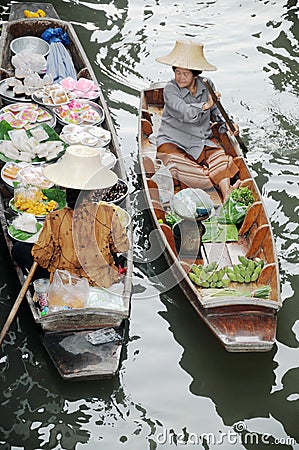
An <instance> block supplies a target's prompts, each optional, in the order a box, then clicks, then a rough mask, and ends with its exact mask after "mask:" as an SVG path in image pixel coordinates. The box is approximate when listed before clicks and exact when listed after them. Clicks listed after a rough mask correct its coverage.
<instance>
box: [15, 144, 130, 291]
mask: <svg viewBox="0 0 299 450" xmlns="http://www.w3.org/2000/svg"><path fill="white" fill-rule="evenodd" d="M44 174H45V176H46V177H47V178H48V179H49V180H50V181H52V182H54V183H55V184H56V185H59V186H62V187H65V188H66V201H67V206H66V207H65V208H63V209H61V210H56V211H52V212H51V213H49V214H48V215H47V216H46V219H45V222H44V226H43V229H42V231H41V234H40V236H39V239H38V241H37V242H36V243H35V244H34V245H33V247H32V251H31V253H32V256H33V259H34V261H36V262H37V263H38V264H39V266H41V267H42V268H43V269H47V271H48V272H49V274H50V280H52V278H53V275H54V272H55V270H56V269H62V270H68V271H69V272H70V273H72V274H74V275H77V276H79V277H85V278H87V279H88V282H89V284H90V285H92V286H101V287H109V286H110V285H111V284H113V283H115V282H118V281H119V280H120V278H121V274H120V273H119V272H120V270H119V269H118V267H116V265H115V262H114V258H113V253H114V252H115V253H118V252H119V253H123V252H126V251H127V250H128V249H129V240H128V237H127V233H126V229H125V227H124V226H123V225H122V223H121V220H120V217H119V215H118V212H117V210H118V207H117V206H115V205H113V204H110V203H106V202H100V204H97V203H94V202H93V201H92V199H91V197H92V194H93V193H94V190H96V189H101V188H106V187H109V186H112V185H113V184H115V183H116V181H117V176H116V174H114V173H113V172H111V171H110V170H108V169H106V168H105V167H103V166H102V165H100V160H99V157H98V153H97V151H96V150H94V149H91V148H88V147H84V146H70V147H69V148H68V149H67V150H66V154H65V155H64V157H63V158H62V159H61V160H60V161H58V162H57V163H56V164H51V165H49V166H47V167H46V168H45V169H44ZM14 257H15V259H17V260H18V251H17V249H15V250H14Z"/></svg>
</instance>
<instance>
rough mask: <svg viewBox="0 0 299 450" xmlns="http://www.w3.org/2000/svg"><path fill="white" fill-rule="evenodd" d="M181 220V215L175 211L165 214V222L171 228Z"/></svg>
mask: <svg viewBox="0 0 299 450" xmlns="http://www.w3.org/2000/svg"><path fill="white" fill-rule="evenodd" d="M180 220H181V218H180V216H178V215H177V214H176V213H175V212H169V213H167V214H166V215H165V222H166V224H167V225H169V226H170V227H171V228H172V227H173V226H174V225H175V224H176V223H177V222H179V221H180Z"/></svg>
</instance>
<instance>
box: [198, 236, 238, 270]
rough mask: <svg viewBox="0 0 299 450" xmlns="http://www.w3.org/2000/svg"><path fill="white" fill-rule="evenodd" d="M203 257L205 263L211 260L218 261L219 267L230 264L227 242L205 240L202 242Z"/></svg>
mask: <svg viewBox="0 0 299 450" xmlns="http://www.w3.org/2000/svg"><path fill="white" fill-rule="evenodd" d="M202 247H203V252H202V254H203V258H204V261H205V264H209V263H211V262H213V261H216V262H217V263H219V269H220V268H221V267H224V266H230V265H231V264H232V259H231V256H230V254H229V252H228V248H227V244H226V243H224V242H206V243H204V244H202Z"/></svg>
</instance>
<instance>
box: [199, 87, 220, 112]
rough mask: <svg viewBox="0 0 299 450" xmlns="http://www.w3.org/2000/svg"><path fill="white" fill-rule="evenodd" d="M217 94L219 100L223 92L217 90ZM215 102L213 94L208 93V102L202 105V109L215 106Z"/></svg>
mask: <svg viewBox="0 0 299 450" xmlns="http://www.w3.org/2000/svg"><path fill="white" fill-rule="evenodd" d="M215 95H216V97H217V100H218V101H219V100H220V98H221V93H220V92H218V91H215ZM214 104H215V102H214V100H213V98H212V96H211V94H210V93H209V94H208V101H207V102H206V103H204V104H203V106H202V110H203V111H207V110H208V109H210V108H212V106H214Z"/></svg>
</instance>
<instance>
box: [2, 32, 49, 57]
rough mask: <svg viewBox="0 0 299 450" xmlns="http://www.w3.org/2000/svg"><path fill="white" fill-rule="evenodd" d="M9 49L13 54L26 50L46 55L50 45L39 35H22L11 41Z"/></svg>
mask: <svg viewBox="0 0 299 450" xmlns="http://www.w3.org/2000/svg"><path fill="white" fill-rule="evenodd" d="M10 49H11V51H12V52H13V53H15V54H16V53H21V52H26V53H35V54H39V55H43V56H46V55H47V54H48V53H49V50H50V46H49V44H48V42H46V41H44V40H43V39H41V38H39V37H36V36H22V37H19V38H16V39H14V40H13V41H11V43H10Z"/></svg>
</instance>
